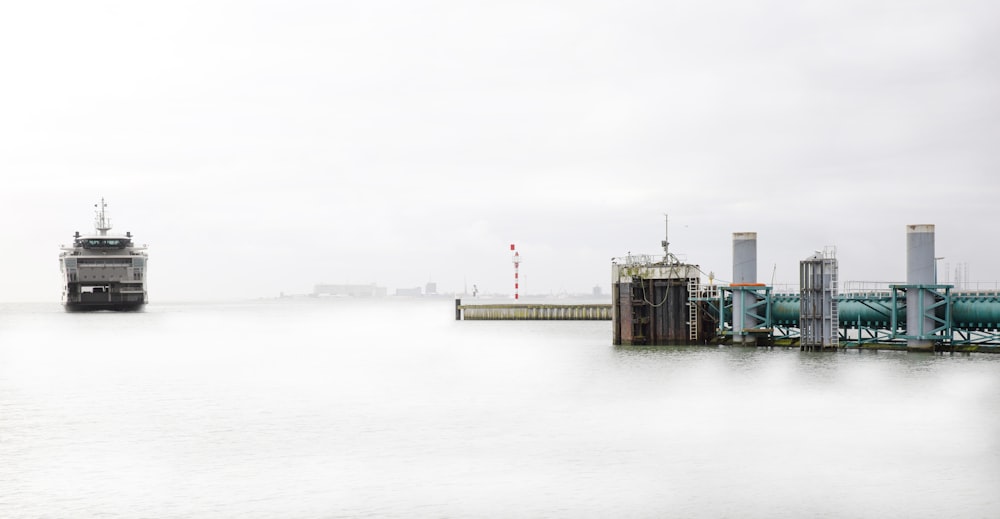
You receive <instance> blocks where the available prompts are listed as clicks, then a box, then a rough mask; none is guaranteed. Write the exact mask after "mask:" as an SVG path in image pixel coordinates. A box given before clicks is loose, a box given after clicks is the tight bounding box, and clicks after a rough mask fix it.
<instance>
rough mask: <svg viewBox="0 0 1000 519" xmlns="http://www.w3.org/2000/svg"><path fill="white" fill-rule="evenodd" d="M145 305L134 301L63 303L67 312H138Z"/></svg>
mask: <svg viewBox="0 0 1000 519" xmlns="http://www.w3.org/2000/svg"><path fill="white" fill-rule="evenodd" d="M145 306H146V304H145V303H135V302H109V301H103V302H94V301H90V302H75V303H63V307H64V308H65V309H66V311H67V312H94V311H97V310H111V311H115V312H139V311H142V309H143V308H144V307H145Z"/></svg>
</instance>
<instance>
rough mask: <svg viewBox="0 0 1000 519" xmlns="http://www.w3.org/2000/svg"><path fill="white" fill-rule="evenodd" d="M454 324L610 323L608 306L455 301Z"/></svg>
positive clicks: (598, 304) (609, 306)
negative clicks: (459, 322)
mask: <svg viewBox="0 0 1000 519" xmlns="http://www.w3.org/2000/svg"><path fill="white" fill-rule="evenodd" d="M455 320H456V321H461V320H465V321H610V320H611V304H610V303H607V304H604V303H582V304H523V303H503V304H485V305H483V304H479V305H463V304H462V300H461V299H456V300H455Z"/></svg>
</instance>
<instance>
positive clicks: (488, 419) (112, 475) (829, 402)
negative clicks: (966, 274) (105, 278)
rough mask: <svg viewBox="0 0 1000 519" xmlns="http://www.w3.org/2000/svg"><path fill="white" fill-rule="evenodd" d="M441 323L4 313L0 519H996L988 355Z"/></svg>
mask: <svg viewBox="0 0 1000 519" xmlns="http://www.w3.org/2000/svg"><path fill="white" fill-rule="evenodd" d="M453 318H454V311H453V302H452V301H448V300H429V301H412V300H409V301H402V300H399V301H398V300H394V299H386V300H381V301H367V302H357V301H269V302H250V303H239V304H175V305H170V304H153V305H150V306H149V307H148V309H147V310H146V311H145V312H143V313H125V314H118V313H93V314H67V313H64V312H63V311H62V309H61V307H59V306H58V305H45V304H42V305H9V304H8V305H3V306H0V517H5V518H19V517H26V518H36V517H58V518H62V517H72V518H78V517H80V518H87V517H101V518H115V517H130V518H131V517H144V518H192V517H193V518H202V517H204V518H215V517H240V518H271V517H279V518H328V517H804V516H814V517H998V516H1000V492H998V491H997V489H998V488H1000V356H990V355H955V356H950V355H926V354H906V353H886V352H883V353H870V352H865V353H857V352H848V353H843V352H841V353H802V352H799V351H798V350H794V349H793V350H785V349H775V350H763V349H761V350H753V349H739V348H711V347H688V348H666V347H663V348H615V347H614V346H612V345H611V328H610V323H609V322H471V321H467V322H455V321H454V320H453Z"/></svg>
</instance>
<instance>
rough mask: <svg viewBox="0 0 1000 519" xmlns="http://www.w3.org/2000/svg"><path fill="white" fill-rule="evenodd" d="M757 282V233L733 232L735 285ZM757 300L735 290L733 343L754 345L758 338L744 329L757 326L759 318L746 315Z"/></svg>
mask: <svg viewBox="0 0 1000 519" xmlns="http://www.w3.org/2000/svg"><path fill="white" fill-rule="evenodd" d="M756 282H757V233H755V232H734V233H733V285H743V284H749V283H756ZM755 302H756V300H755V298H754V296H753V295H752V294H749V293H746V292H745V291H743V290H734V291H733V343H734V344H747V345H750V346H752V345H753V344H754V343H755V342H756V338H755V337H753V336H752V335H744V333H743V330H745V329H750V328H756V327H757V319H754V318H753V317H748V316H747V315H746V310H745V309H746V308H747V307H748V306H750V305H752V304H753V303H755Z"/></svg>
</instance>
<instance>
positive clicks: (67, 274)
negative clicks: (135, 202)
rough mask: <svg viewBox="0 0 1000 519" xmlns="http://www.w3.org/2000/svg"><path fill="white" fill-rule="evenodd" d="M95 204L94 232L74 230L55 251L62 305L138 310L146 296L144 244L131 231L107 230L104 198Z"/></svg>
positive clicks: (84, 308) (91, 308)
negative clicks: (66, 242) (69, 241)
mask: <svg viewBox="0 0 1000 519" xmlns="http://www.w3.org/2000/svg"><path fill="white" fill-rule="evenodd" d="M95 207H96V208H97V210H96V215H95V218H94V228H95V234H92V235H86V236H84V235H81V234H80V233H79V231H78V232H76V233H75V234H74V235H73V245H72V246H65V245H64V246H63V247H62V253H61V254H60V255H59V267H60V269H61V270H62V275H63V294H62V301H63V305H64V306H65V307H66V310H68V311H77V310H139V309H141V308H142V307H143V305H145V304H146V302H147V297H148V296H147V293H146V265H147V259H148V258H147V255H146V246H145V245H142V246H139V245H136V244H135V243H134V242H133V241H132V233H131V232H126V233H125V235H124V236H122V235H113V234H109V233H108V231H110V230H111V220H110V219H109V218H108V217H107V213H106V209H107V204H105V203H104V199H103V198H102V199H101V203H100V204H98V205H95Z"/></svg>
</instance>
